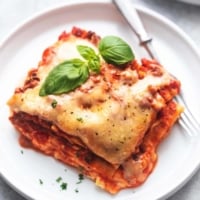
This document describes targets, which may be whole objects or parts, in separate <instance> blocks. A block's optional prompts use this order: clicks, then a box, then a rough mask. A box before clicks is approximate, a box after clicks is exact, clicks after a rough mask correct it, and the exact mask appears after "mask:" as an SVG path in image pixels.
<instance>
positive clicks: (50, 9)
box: [0, 0, 200, 199]
mask: <svg viewBox="0 0 200 200" xmlns="http://www.w3.org/2000/svg"><path fill="white" fill-rule="evenodd" d="M108 3H112V1H111V0H95V1H92V0H84V1H80V0H74V1H73V2H67V3H66V2H65V3H61V4H59V5H57V6H55V5H53V6H50V7H48V8H47V9H45V10H42V11H39V12H36V13H35V14H33V15H32V16H30V17H29V18H27V19H26V20H24V21H22V23H19V24H18V25H16V27H14V29H13V30H11V31H10V33H9V34H8V35H7V36H6V37H5V38H4V39H3V40H2V42H1V41H0V51H1V49H2V48H3V47H4V46H5V45H6V44H7V43H9V40H10V39H11V38H12V37H13V36H14V35H15V34H16V33H18V32H20V30H21V29H23V28H24V27H25V26H27V25H28V24H29V23H31V22H32V21H34V20H37V18H40V17H43V16H45V15H46V14H48V13H52V12H54V11H56V10H59V9H63V8H64V7H69V6H72V5H74V6H77V5H81V4H89V5H91V4H108ZM136 9H138V10H139V11H140V12H142V13H145V14H148V15H151V16H152V17H153V18H155V19H156V20H159V21H160V22H162V23H164V24H165V25H167V26H168V27H170V28H172V29H173V30H174V31H175V32H177V33H178V35H179V36H181V37H182V38H183V39H184V41H185V42H186V43H187V44H188V45H189V46H190V47H191V49H192V50H193V52H194V53H195V54H196V55H197V57H198V58H199V59H200V52H199V50H198V48H197V46H196V45H195V43H194V42H193V41H192V40H191V38H190V37H189V36H188V35H187V34H186V33H185V32H184V31H183V30H182V29H181V28H179V27H178V26H177V25H176V24H175V23H173V22H172V21H170V20H169V19H167V18H166V17H164V16H162V15H161V14H159V13H157V12H155V11H153V10H151V9H149V8H146V7H143V6H138V5H137V6H136ZM199 167H200V160H199V161H198V165H196V166H195V167H194V169H193V171H192V173H191V174H189V175H188V176H187V177H186V178H185V179H184V181H182V182H181V184H180V185H178V186H177V187H175V188H173V189H171V190H169V191H168V192H167V193H165V194H164V196H162V197H161V198H163V197H169V196H171V195H172V194H174V193H175V192H176V191H177V190H178V189H180V188H181V187H182V186H183V185H184V184H185V183H186V182H187V181H188V180H189V179H190V178H191V176H193V175H194V174H195V172H196V171H197V170H198V169H199ZM0 169H1V168H0ZM0 176H1V177H2V178H3V179H4V180H5V182H7V183H8V184H9V185H10V186H11V187H12V188H13V189H14V190H15V191H17V192H18V193H19V194H21V195H22V196H24V197H25V198H29V199H32V198H31V197H29V196H27V194H26V193H24V192H23V191H20V190H19V189H18V188H16V187H15V186H14V185H13V184H12V183H10V182H9V180H7V179H6V177H4V175H2V172H1V171H0Z"/></svg>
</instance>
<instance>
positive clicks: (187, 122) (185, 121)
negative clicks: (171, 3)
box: [112, 0, 200, 136]
mask: <svg viewBox="0 0 200 200" xmlns="http://www.w3.org/2000/svg"><path fill="white" fill-rule="evenodd" d="M112 2H113V3H114V5H115V6H116V7H117V9H118V10H119V11H120V13H121V14H122V16H123V17H124V18H125V20H126V21H127V22H128V24H129V25H130V27H131V28H132V30H133V32H134V33H135V34H136V36H137V37H138V39H139V43H140V45H141V46H143V47H144V48H145V49H146V51H147V53H148V54H149V56H150V57H151V58H152V59H155V60H157V61H159V58H158V56H157V54H156V52H155V50H154V48H153V46H152V38H151V37H149V35H148V34H147V32H146V30H145V28H144V26H143V24H142V21H141V19H140V17H139V15H138V13H137V11H136V9H135V8H134V6H133V3H132V2H131V1H130V0H112ZM175 99H176V101H177V102H178V103H180V104H182V105H183V107H184V112H183V113H182V114H181V117H180V118H179V120H178V122H179V124H180V125H181V127H183V128H184V130H185V131H186V132H187V134H188V135H190V136H195V135H198V132H200V123H199V122H198V121H197V119H196V118H195V117H194V115H193V114H192V112H191V111H190V109H189V108H188V105H187V103H186V100H185V98H184V94H183V91H181V92H180V94H179V95H177V96H176V97H175Z"/></svg>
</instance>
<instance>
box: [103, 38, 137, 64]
mask: <svg viewBox="0 0 200 200" xmlns="http://www.w3.org/2000/svg"><path fill="white" fill-rule="evenodd" d="M99 51H100V54H101V56H102V57H103V58H104V60H105V61H106V62H108V63H111V64H115V65H123V64H125V63H127V62H129V61H131V60H133V59H134V54H133V52H132V50H131V47H130V46H129V45H128V44H127V43H126V42H125V41H124V40H122V39H121V38H119V37H116V36H106V37H104V38H103V39H102V40H101V41H100V43H99Z"/></svg>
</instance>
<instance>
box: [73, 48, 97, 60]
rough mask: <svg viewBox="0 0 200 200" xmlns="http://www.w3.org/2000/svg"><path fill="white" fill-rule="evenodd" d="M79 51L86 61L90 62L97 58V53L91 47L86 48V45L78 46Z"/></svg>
mask: <svg viewBox="0 0 200 200" xmlns="http://www.w3.org/2000/svg"><path fill="white" fill-rule="evenodd" d="M77 50H78V52H79V53H80V54H81V56H82V57H83V58H85V59H86V60H90V59H92V58H93V57H96V53H95V51H94V49H92V48H91V47H88V46H84V45H78V46H77Z"/></svg>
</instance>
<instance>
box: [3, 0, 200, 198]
mask: <svg viewBox="0 0 200 200" xmlns="http://www.w3.org/2000/svg"><path fill="white" fill-rule="evenodd" d="M137 9H138V11H139V14H140V15H141V18H142V20H143V22H144V25H145V27H146V29H147V30H148V32H149V33H150V34H151V35H152V36H153V37H154V38H155V47H156V50H157V51H158V52H159V55H160V58H161V61H162V63H163V64H164V65H165V66H166V67H167V68H168V69H169V70H170V71H171V72H173V73H174V74H176V75H177V77H178V78H179V79H180V80H181V81H182V84H183V90H184V92H185V96H186V98H187V101H188V104H189V105H190V107H191V110H192V111H193V112H194V114H195V115H196V116H197V117H200V105H199V103H198V99H199V98H200V94H199V92H198V91H199V90H198V89H197V87H198V85H200V79H199V74H200V68H199V63H200V57H199V55H198V53H197V50H196V48H195V47H194V46H193V44H192V43H191V42H190V40H189V39H188V37H187V36H186V35H185V34H184V33H183V32H182V31H180V30H179V29H178V28H177V27H176V26H175V25H174V24H172V23H171V22H169V21H168V20H166V19H165V18H163V17H162V16H160V15H158V14H156V13H154V12H152V11H150V10H147V9H144V8H137ZM74 25H75V26H79V27H82V28H85V29H89V30H94V31H96V32H97V33H98V34H100V35H102V36H103V35H108V34H114V35H118V36H120V37H122V38H124V39H125V40H127V41H128V42H130V43H131V44H132V45H133V47H134V48H135V51H136V52H137V56H144V55H145V54H144V52H143V51H142V50H141V48H140V47H139V46H138V45H137V39H136V37H135V36H134V34H133V33H132V32H131V30H130V28H129V27H128V26H127V24H126V22H125V20H124V19H123V18H122V17H121V16H120V14H119V13H118V11H117V10H116V9H115V8H114V6H113V5H112V4H111V3H110V1H104V3H102V2H101V3H97V2H93V3H86V4H82V3H73V4H67V5H63V6H61V7H57V8H54V9H51V10H49V11H46V12H44V13H41V14H39V15H37V16H35V17H33V18H32V19H30V20H28V21H27V22H26V23H24V24H23V25H21V26H20V27H19V28H17V29H16V30H15V31H14V32H13V33H12V34H11V35H10V36H9V37H8V38H7V39H6V40H5V42H4V43H3V44H1V46H0V57H1V60H0V80H1V81H0V82H1V84H0V91H1V98H0V112H1V115H0V122H1V124H0V130H1V131H0V138H1V139H0V163H1V164H0V172H1V175H2V176H3V177H4V178H5V180H7V182H8V183H10V184H11V185H12V186H13V187H14V188H15V189H16V190H17V191H19V192H20V193H21V194H23V195H24V196H26V197H29V198H31V199H37V200H44V199H53V200H64V199H73V200H94V199H95V200H102V199H103V200H111V199H112V200H113V199H114V200H131V199H134V200H138V199H139V200H142V199H148V200H151V199H152V200H155V199H161V198H166V197H168V196H169V195H171V194H172V193H173V192H175V191H176V190H177V189H178V188H180V187H181V186H182V185H183V184H184V183H185V182H186V181H187V180H188V179H189V178H190V177H191V176H192V174H194V173H195V171H196V170H197V169H198V167H199V164H200V157H199V152H200V134H199V135H198V136H196V137H193V138H192V137H189V136H188V135H187V134H186V133H185V132H184V131H183V130H182V129H181V127H179V126H178V125H177V126H175V127H174V128H173V130H172V133H171V135H170V136H169V137H168V138H167V139H166V140H165V141H164V142H163V143H162V145H161V146H160V147H159V149H158V152H159V160H158V163H157V166H156V168H155V170H154V171H153V173H152V174H151V176H150V177H149V178H148V180H147V181H146V182H145V183H144V184H143V185H142V186H141V187H138V188H135V189H128V190H123V191H121V192H119V193H118V194H117V195H114V196H112V195H109V194H107V193H106V192H104V191H102V190H100V189H98V188H97V187H96V186H95V185H94V183H93V182H91V181H90V180H87V179H85V180H83V182H82V183H81V184H76V182H77V181H78V175H77V172H76V171H75V170H74V169H72V168H70V167H67V166H65V165H63V164H61V163H60V162H58V161H56V160H54V159H53V158H50V157H48V156H45V155H43V154H41V153H38V152H35V151H33V150H28V149H23V148H22V147H20V146H19V144H18V135H17V134H16V131H15V130H14V128H13V126H12V125H11V124H10V122H9V120H8V115H9V111H8V108H7V106H6V101H7V99H8V98H9V97H10V96H11V94H12V92H13V90H14V88H15V87H16V85H18V83H19V82H20V80H21V79H22V77H24V76H25V74H26V72H27V70H28V69H30V68H31V67H33V66H36V65H37V62H38V61H39V60H40V56H41V53H42V51H43V50H44V49H45V48H46V47H47V46H49V45H51V44H52V43H53V42H55V41H56V39H57V36H58V35H59V34H60V33H61V32H62V31H63V30H70V29H71V27H72V26H74ZM145 56H146V55H145ZM66 169H67V170H66ZM58 177H62V178H63V181H65V182H67V183H68V187H67V190H64V191H63V190H61V189H60V185H59V183H57V182H56V179H57V178H58ZM40 179H41V180H42V181H43V184H40V183H39V180H40ZM75 189H78V190H79V192H78V193H77V192H75Z"/></svg>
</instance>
